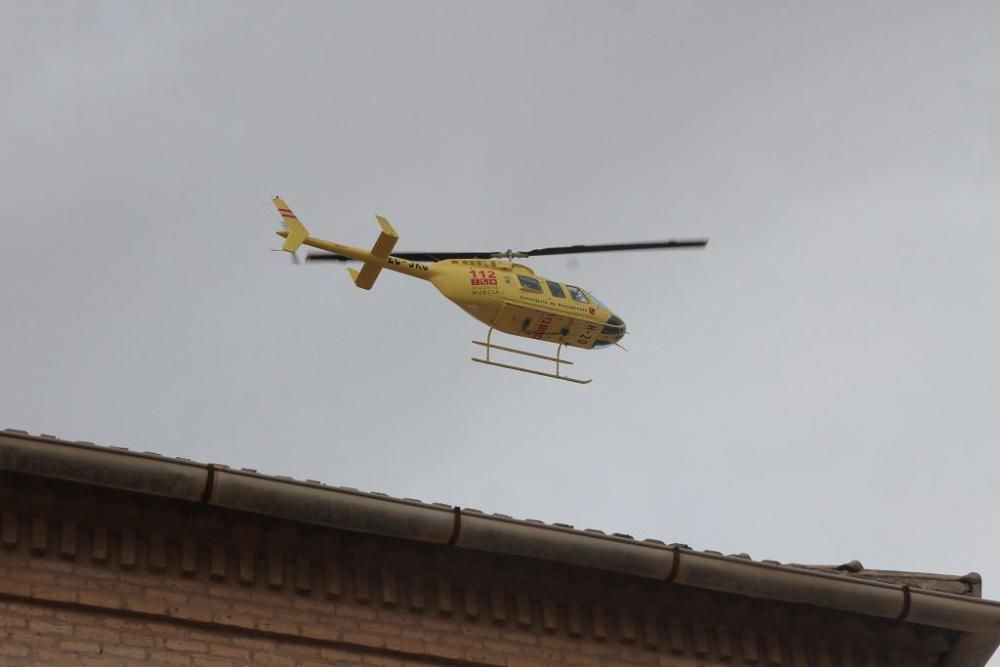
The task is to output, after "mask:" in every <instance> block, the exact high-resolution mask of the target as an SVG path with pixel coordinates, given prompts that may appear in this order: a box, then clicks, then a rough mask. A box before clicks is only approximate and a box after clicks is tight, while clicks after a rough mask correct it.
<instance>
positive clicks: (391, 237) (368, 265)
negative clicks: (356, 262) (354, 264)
mask: <svg viewBox="0 0 1000 667" xmlns="http://www.w3.org/2000/svg"><path fill="white" fill-rule="evenodd" d="M375 219H376V220H378V225H379V227H381V228H382V231H381V232H379V235H378V238H377V239H376V240H375V245H373V246H372V256H373V257H376V258H378V259H385V258H387V257H388V256H389V253H391V252H392V249H393V248H395V247H396V242H397V241H398V240H399V235H398V234H396V230H395V229H393V228H392V225H390V224H389V221H388V220H386V219H385V218H383V217H382V216H381V215H376V216H375ZM380 273H382V265H381V264H378V263H376V262H365V263H364V265H362V267H361V270H360V271H358V272H352V273H351V276H352V277H353V278H354V284H355V285H357V286H358V287H360V288H361V289H371V288H372V285H374V284H375V279H376V278H378V274H380Z"/></svg>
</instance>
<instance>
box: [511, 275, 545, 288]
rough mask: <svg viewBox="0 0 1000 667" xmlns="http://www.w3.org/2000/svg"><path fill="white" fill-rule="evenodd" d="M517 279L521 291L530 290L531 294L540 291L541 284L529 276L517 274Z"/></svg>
mask: <svg viewBox="0 0 1000 667" xmlns="http://www.w3.org/2000/svg"><path fill="white" fill-rule="evenodd" d="M517 279H518V281H519V282H520V283H521V287H522V288H523V289H527V290H531V291H532V292H541V291H542V284H541V283H540V282H538V281H537V280H535V279H534V278H532V277H531V276H522V275H521V274H518V276H517Z"/></svg>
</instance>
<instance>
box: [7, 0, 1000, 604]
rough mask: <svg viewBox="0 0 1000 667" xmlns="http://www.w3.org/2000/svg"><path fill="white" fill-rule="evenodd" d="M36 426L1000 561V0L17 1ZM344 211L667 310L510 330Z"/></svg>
mask: <svg viewBox="0 0 1000 667" xmlns="http://www.w3.org/2000/svg"><path fill="white" fill-rule="evenodd" d="M0 10H2V11H0V13H2V16H3V20H2V21H0V146H2V150H0V194H2V197H3V201H4V202H5V203H6V208H7V215H6V216H4V218H3V221H2V222H0V232H2V239H3V240H2V245H3V248H4V252H3V260H2V262H0V312H2V319H3V325H2V327H0V332H2V333H0V336H2V339H0V340H2V346H0V374H2V377H3V382H2V383H0V427H15V428H23V429H26V430H29V431H31V432H35V433H38V432H48V433H55V434H57V435H59V436H62V437H66V438H69V439H82V440H92V441H95V442H97V443H99V444H103V445H119V446H126V447H129V448H134V449H138V450H150V451H155V452H159V453H162V454H165V455H169V456H185V457H190V458H194V459H196V460H199V461H206V462H218V463H225V464H228V465H231V466H238V467H252V468H257V469H259V470H260V471H262V472H267V473H273V474H286V475H292V476H295V477H299V478H312V479H319V480H322V481H324V482H327V483H331V484H341V485H348V486H354V487H358V488H361V489H364V490H378V491H384V492H387V493H390V494H392V495H397V496H410V497H416V498H420V499H423V500H427V501H443V502H448V503H451V504H457V505H462V506H468V507H477V508H481V509H483V510H485V511H491V512H503V513H507V514H511V515H514V516H516V517H529V518H539V519H542V520H545V521H550V522H551V521H565V522H569V523H573V524H575V525H577V526H579V527H595V528H601V529H604V530H608V531H621V532H627V533H631V534H633V535H635V536H636V537H640V538H644V537H656V538H660V539H663V540H666V541H668V542H673V541H677V542H683V543H687V544H690V545H691V546H693V547H695V548H701V549H705V548H714V549H720V550H722V551H725V552H727V553H732V552H740V551H747V552H749V553H750V554H751V555H753V556H754V557H755V558H774V559H778V560H781V561H784V562H788V561H794V562H814V563H823V562H825V563H840V562H843V561H846V560H850V559H853V558H858V559H860V560H862V562H863V563H864V564H865V565H866V566H867V567H877V568H898V569H909V570H926V571H936V572H947V573H958V574H961V573H965V572H967V571H969V570H979V571H981V572H982V573H983V574H984V577H985V582H986V586H985V588H986V593H987V596H989V597H993V598H997V597H1000V534H998V532H997V531H996V529H995V524H996V517H997V516H998V514H1000V491H998V490H997V485H996V480H997V465H998V462H1000V453H998V449H997V442H998V434H1000V426H998V410H997V396H998V390H1000V380H998V377H1000V352H998V340H1000V314H998V307H997V305H998V303H997V302H998V300H997V284H998V279H1000V268H998V262H997V253H998V252H1000V225H998V221H1000V198H998V194H997V192H998V191H997V186H998V183H1000V129H998V128H1000V125H998V120H997V119H998V118H1000V74H998V73H1000V70H998V67H997V65H998V63H1000V40H998V39H997V26H998V25H1000V5H998V4H997V3H995V2H955V3H941V2H910V1H908V2H882V3H871V2H826V3H814V2H753V3H750V2H736V1H733V2H704V1H698V2H657V3H646V2H520V3H518V2H493V3H487V2H474V3H470V2H422V3H415V2H349V3H345V2H316V3H306V2H292V3H280V4H279V3H277V2H269V3H246V2H212V3H203V2H170V3H165V2H80V3H56V2H45V3H29V2H9V1H8V2H0ZM273 194H280V195H282V196H284V197H285V198H286V199H287V200H288V201H289V203H290V204H291V205H292V206H293V208H295V210H296V212H297V213H298V214H299V216H300V217H301V218H302V220H303V221H304V222H305V223H306V225H307V226H308V227H309V228H310V231H311V232H312V233H314V234H315V235H317V236H321V237H325V238H330V239H334V240H338V241H342V242H346V243H351V244H356V245H361V246H367V245H369V244H370V243H372V241H373V240H374V239H375V237H376V236H377V229H378V228H377V225H376V223H375V220H374V214H376V213H379V214H382V215H386V216H388V217H389V219H390V220H391V221H392V222H393V224H394V225H395V227H396V229H397V231H398V232H399V234H400V236H401V239H402V240H401V241H400V243H399V246H398V247H399V248H400V249H410V250H450V249H456V250H461V249H473V250H479V249H482V250H491V249H497V250H502V249H506V248H515V249H517V248H534V247H539V246H543V245H563V244H573V243H607V242H619V241H637V240H652V239H662V238H669V237H686V236H696V237H700V236H708V237H711V244H710V246H709V248H708V249H707V250H705V251H694V252H692V251H686V252H674V253H665V252H664V253H659V254H657V253H635V254H632V255H627V256H621V255H619V256H614V255H605V256H601V255H589V256H584V257H581V258H579V260H577V261H575V262H571V261H567V260H566V259H565V258H541V259H538V260H536V261H534V262H531V264H532V266H533V267H534V268H535V270H536V271H538V272H539V273H541V274H543V275H546V276H550V277H555V278H556V279H560V280H563V281H568V282H572V283H576V284H579V285H581V286H583V287H585V288H587V289H590V290H592V291H594V292H596V293H597V294H598V295H599V296H600V297H601V298H602V299H603V300H604V301H606V302H607V303H608V304H609V305H610V306H611V307H612V308H613V309H614V310H615V311H616V312H618V313H619V314H620V315H621V316H622V317H623V318H624V319H625V320H626V322H628V324H629V329H630V331H631V332H632V334H631V335H630V336H629V337H628V341H627V344H628V347H629V350H630V351H629V352H628V353H625V352H622V351H620V350H617V349H612V350H605V351H599V352H585V351H579V350H576V351H572V352H571V354H570V358H571V359H572V360H573V361H575V362H576V364H577V365H576V366H575V367H574V368H575V369H576V373H577V374H578V375H582V376H584V377H592V378H594V382H593V384H591V385H588V386H584V387H579V386H575V385H570V384H569V383H560V382H555V381H551V380H546V379H543V378H537V377H533V376H529V375H525V374H517V373H512V372H505V371H502V370H498V369H493V368H488V367H485V366H482V365H478V364H473V363H471V362H470V361H469V356H470V355H471V354H472V353H473V352H474V350H473V349H472V347H473V346H472V345H471V344H470V343H469V341H470V340H471V339H473V338H478V337H480V336H481V335H483V334H484V327H483V326H481V325H479V324H478V323H477V322H475V321H474V320H472V319H471V318H469V317H468V316H467V315H465V314H464V313H463V312H461V311H460V310H459V309H458V308H456V307H455V306H454V305H452V304H451V303H449V302H447V301H446V300H444V299H443V298H442V297H441V296H439V295H438V294H437V293H436V292H435V290H434V289H433V288H432V287H431V286H430V285H429V284H427V283H423V282H419V281H414V280H409V279H407V278H406V277H404V276H400V275H397V274H388V273H386V274H383V275H382V276H381V277H380V278H379V280H378V283H377V284H376V285H375V287H374V289H373V290H372V291H371V292H365V291H362V290H359V289H356V288H355V287H353V286H352V284H351V283H350V280H349V278H348V276H347V273H346V271H344V269H343V268H342V267H340V266H332V265H319V264H316V265H310V266H303V267H294V266H292V265H291V263H290V262H289V260H288V257H286V256H284V255H282V254H279V253H272V252H270V251H269V249H270V248H274V247H277V246H278V239H277V238H276V237H274V235H273V231H274V230H275V229H277V228H278V227H279V219H278V217H277V215H276V214H275V212H274V211H273V209H272V208H271V207H270V204H269V198H270V196H272V195H273Z"/></svg>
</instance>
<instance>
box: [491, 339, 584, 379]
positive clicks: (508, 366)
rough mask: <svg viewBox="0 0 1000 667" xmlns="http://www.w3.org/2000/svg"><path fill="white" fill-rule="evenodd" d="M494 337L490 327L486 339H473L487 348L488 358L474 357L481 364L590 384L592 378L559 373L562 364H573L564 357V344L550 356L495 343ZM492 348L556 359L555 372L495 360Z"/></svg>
mask: <svg viewBox="0 0 1000 667" xmlns="http://www.w3.org/2000/svg"><path fill="white" fill-rule="evenodd" d="M492 337H493V327H490V330H489V332H488V333H487V334H486V341H485V342H483V341H481V340H474V341H472V342H473V343H474V344H476V345H482V346H483V347H485V348H486V358H485V359H480V358H478V357H472V360H473V361H477V362H479V363H481V364H487V365H489V366H497V367H499V368H506V369H509V370H512V371H521V372H522V373H531V374H532V375H541V376H543V377H547V378H553V379H555V380H566V381H567V382H575V383H576V384H589V383H590V382H591V380H581V379H579V378H573V377H569V376H568V375H561V374H560V373H559V367H560V366H561V365H566V366H572V365H573V362H572V361H567V360H565V359H563V358H562V349H563V344H562V343H559V344H558V345H559V346H558V347H557V348H556V356H554V357H550V356H548V355H545V354H536V353H534V352H528V351H527V350H519V349H517V348H515V347H505V346H503V345H494V344H493V342H492V340H491V339H492ZM491 350H501V351H502V352H510V353H512V354H520V355H522V356H525V357H531V358H533V359H543V360H545V361H554V362H555V363H556V372H555V373H546V372H545V371H539V370H535V369H534V368H525V367H524V366H514V365H513V364H502V363H500V362H498V361H493V360H491V359H490V351H491Z"/></svg>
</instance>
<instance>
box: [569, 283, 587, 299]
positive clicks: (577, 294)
mask: <svg viewBox="0 0 1000 667" xmlns="http://www.w3.org/2000/svg"><path fill="white" fill-rule="evenodd" d="M566 289H567V290H569V295H570V296H571V297H573V301H579V302H580V303H590V299H588V298H587V295H586V294H584V293H583V290H582V289H580V288H579V287H573V286H572V285H566Z"/></svg>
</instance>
